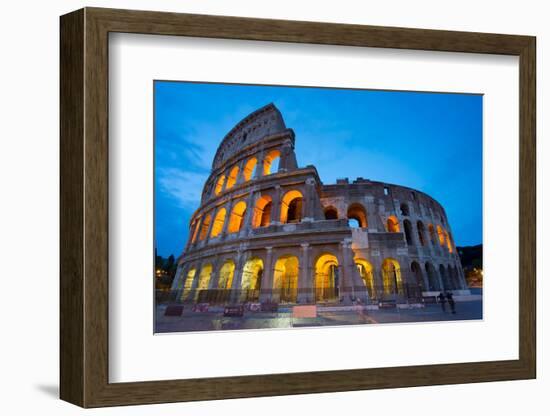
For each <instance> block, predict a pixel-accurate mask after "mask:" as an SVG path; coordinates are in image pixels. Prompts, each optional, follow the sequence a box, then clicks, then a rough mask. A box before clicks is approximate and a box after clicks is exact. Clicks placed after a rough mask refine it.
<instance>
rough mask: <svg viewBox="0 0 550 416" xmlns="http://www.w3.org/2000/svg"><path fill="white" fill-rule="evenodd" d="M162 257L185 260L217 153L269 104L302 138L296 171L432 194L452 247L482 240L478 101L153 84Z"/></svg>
mask: <svg viewBox="0 0 550 416" xmlns="http://www.w3.org/2000/svg"><path fill="white" fill-rule="evenodd" d="M154 88H155V197H156V206H155V209H156V215H155V216H156V218H155V226H156V243H157V250H158V254H159V255H162V256H168V255H170V254H174V255H175V256H176V257H177V256H179V255H180V254H181V252H182V250H183V248H184V246H185V243H186V242H187V237H188V234H189V230H188V228H189V219H190V217H191V214H192V213H193V212H194V211H195V210H196V209H197V208H198V206H199V203H200V195H201V192H202V186H203V185H204V182H205V181H206V179H207V178H208V174H209V172H210V168H211V165H212V159H213V157H214V154H215V152H216V148H217V146H218V144H219V143H220V141H221V140H222V139H223V137H224V136H225V134H226V133H227V132H228V131H229V130H231V128H232V127H233V126H234V125H235V124H237V123H238V122H239V121H240V120H241V119H242V118H244V117H245V116H247V115H248V114H249V113H251V112H253V111H254V110H256V109H258V108H260V107H262V106H264V105H266V104H268V103H270V102H272V103H274V104H275V105H276V106H277V108H278V109H279V110H280V111H281V113H282V115H283V118H284V120H285V123H286V125H287V127H289V128H292V129H294V132H295V133H296V155H297V158H298V164H299V166H306V165H310V164H312V165H315V166H316V168H317V170H318V172H319V175H320V177H321V180H322V181H323V183H325V184H330V183H334V182H335V181H336V179H337V178H344V177H348V178H350V181H351V180H353V179H355V178H356V177H359V176H361V177H364V178H367V179H372V180H376V181H383V182H388V183H394V184H398V185H404V186H409V187H411V188H415V189H418V190H420V191H423V192H426V193H427V194H429V195H431V196H432V197H434V198H435V199H436V200H437V201H439V202H440V203H441V204H442V205H443V206H444V208H445V209H446V212H447V216H448V218H449V222H450V224H451V228H452V232H453V235H454V238H455V241H456V244H457V245H459V246H461V245H474V244H480V243H481V242H482V96H480V95H466V94H441V93H418V92H400V91H372V90H346V89H328V88H301V87H275V86H273V87H272V86H253V85H228V84H200V83H186V82H166V81H156V82H155V84H154Z"/></svg>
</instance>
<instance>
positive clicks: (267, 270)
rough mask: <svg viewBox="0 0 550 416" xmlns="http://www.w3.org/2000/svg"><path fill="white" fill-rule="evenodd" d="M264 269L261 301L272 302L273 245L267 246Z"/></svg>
mask: <svg viewBox="0 0 550 416" xmlns="http://www.w3.org/2000/svg"><path fill="white" fill-rule="evenodd" d="M265 249H266V251H267V254H266V256H265V264H264V271H263V274H262V283H261V288H260V302H262V303H265V302H270V301H271V292H272V290H273V247H266V248H265Z"/></svg>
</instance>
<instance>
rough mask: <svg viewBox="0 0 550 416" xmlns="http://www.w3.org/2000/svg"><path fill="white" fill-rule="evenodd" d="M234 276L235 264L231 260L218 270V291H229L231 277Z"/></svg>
mask: <svg viewBox="0 0 550 416" xmlns="http://www.w3.org/2000/svg"><path fill="white" fill-rule="evenodd" d="M234 275H235V262H234V261H233V260H231V259H228V260H226V261H225V262H224V263H223V265H222V267H221V268H220V273H219V277H218V289H231V285H232V284H233V277H234Z"/></svg>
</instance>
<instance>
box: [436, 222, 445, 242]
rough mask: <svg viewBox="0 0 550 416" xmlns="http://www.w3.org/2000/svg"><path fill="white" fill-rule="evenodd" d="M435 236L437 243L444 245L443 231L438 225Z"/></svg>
mask: <svg viewBox="0 0 550 416" xmlns="http://www.w3.org/2000/svg"><path fill="white" fill-rule="evenodd" d="M437 236H438V237H439V245H440V246H444V245H445V233H444V232H443V229H442V228H441V226H440V225H438V226H437Z"/></svg>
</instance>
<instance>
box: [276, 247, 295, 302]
mask: <svg viewBox="0 0 550 416" xmlns="http://www.w3.org/2000/svg"><path fill="white" fill-rule="evenodd" d="M299 265H300V263H299V260H298V257H296V256H292V255H286V256H281V257H279V258H278V259H277V261H276V262H275V267H274V270H273V290H274V291H275V292H278V293H277V294H278V299H279V301H280V302H290V303H295V302H296V299H297V295H298V268H299ZM276 297H277V296H276Z"/></svg>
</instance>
